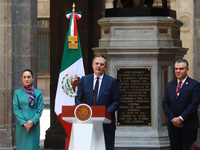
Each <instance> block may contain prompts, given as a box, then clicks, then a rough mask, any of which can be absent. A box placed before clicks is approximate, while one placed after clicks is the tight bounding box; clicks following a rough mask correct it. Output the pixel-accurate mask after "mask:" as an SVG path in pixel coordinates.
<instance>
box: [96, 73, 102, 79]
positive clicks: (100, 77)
mask: <svg viewBox="0 0 200 150" xmlns="http://www.w3.org/2000/svg"><path fill="white" fill-rule="evenodd" d="M103 76H104V74H102V75H101V76H99V79H103ZM96 78H97V76H96V75H95V74H94V79H96Z"/></svg>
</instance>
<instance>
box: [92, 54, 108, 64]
mask: <svg viewBox="0 0 200 150" xmlns="http://www.w3.org/2000/svg"><path fill="white" fill-rule="evenodd" d="M97 57H102V58H104V59H105V66H107V60H106V57H105V56H104V55H102V54H96V55H95V56H94V57H93V60H92V63H93V62H94V59H95V58H97Z"/></svg>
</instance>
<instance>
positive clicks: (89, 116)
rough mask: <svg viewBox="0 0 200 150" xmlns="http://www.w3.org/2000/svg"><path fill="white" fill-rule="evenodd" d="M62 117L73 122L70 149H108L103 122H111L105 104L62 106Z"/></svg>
mask: <svg viewBox="0 0 200 150" xmlns="http://www.w3.org/2000/svg"><path fill="white" fill-rule="evenodd" d="M62 119H63V120H65V121H67V122H70V123H72V131H71V138H70V142H69V150H106V148H105V140H104V133H103V123H111V120H112V119H111V115H110V113H109V112H108V110H107V109H106V107H105V106H88V105H86V104H80V105H78V106H62Z"/></svg>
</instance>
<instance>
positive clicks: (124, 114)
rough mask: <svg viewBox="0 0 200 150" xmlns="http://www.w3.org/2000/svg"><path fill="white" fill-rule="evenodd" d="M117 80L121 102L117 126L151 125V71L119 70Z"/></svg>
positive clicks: (137, 69)
mask: <svg viewBox="0 0 200 150" xmlns="http://www.w3.org/2000/svg"><path fill="white" fill-rule="evenodd" d="M117 80H118V87H119V92H120V102H121V103H120V106H119V109H118V112H117V122H118V125H151V95H150V92H151V90H150V87H151V83H150V81H151V70H150V69H148V68H119V69H117Z"/></svg>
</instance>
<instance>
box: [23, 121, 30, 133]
mask: <svg viewBox="0 0 200 150" xmlns="http://www.w3.org/2000/svg"><path fill="white" fill-rule="evenodd" d="M24 127H25V128H26V132H29V131H30V128H29V126H28V124H27V123H25V124H24Z"/></svg>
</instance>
